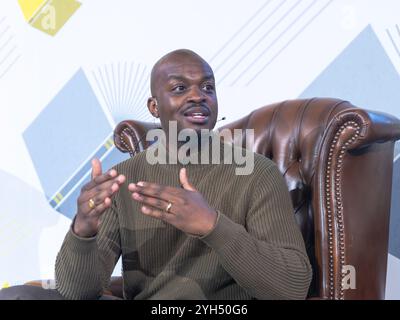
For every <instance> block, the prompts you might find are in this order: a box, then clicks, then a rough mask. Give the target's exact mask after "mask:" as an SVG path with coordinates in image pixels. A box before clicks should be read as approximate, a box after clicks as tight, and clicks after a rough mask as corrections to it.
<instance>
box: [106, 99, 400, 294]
mask: <svg viewBox="0 0 400 320" xmlns="http://www.w3.org/2000/svg"><path fill="white" fill-rule="evenodd" d="M154 127H156V125H155V124H152V123H144V122H139V121H129V120H127V121H123V122H121V123H120V124H118V126H117V127H116V129H115V131H114V141H115V144H116V146H117V148H118V149H119V150H121V151H122V152H129V153H130V155H131V156H133V155H134V154H135V153H137V152H139V151H142V150H144V149H146V148H147V147H148V142H147V141H146V139H145V135H146V132H147V131H148V130H149V129H151V128H154ZM223 128H227V129H230V130H233V129H250V128H251V129H254V130H255V141H254V145H253V146H252V148H253V151H254V152H257V153H260V154H263V155H265V156H266V157H268V158H270V159H272V160H273V161H274V162H275V163H276V164H277V165H278V167H279V169H280V171H281V172H282V175H283V176H284V178H285V179H286V182H287V186H288V189H289V191H290V194H291V198H292V202H293V206H294V209H295V211H294V214H295V216H296V219H297V222H298V224H299V226H300V228H301V231H302V234H303V237H304V240H305V243H306V247H307V252H308V255H309V257H310V260H311V263H312V265H313V271H314V276H313V281H312V284H311V287H310V292H309V297H316V298H321V299H383V298H384V294H385V282H386V263H387V255H388V239H389V214H390V200H391V187H392V169H393V150H394V143H395V141H396V140H398V139H399V138H400V121H399V120H398V119H397V118H395V117H393V116H390V115H387V114H383V113H380V112H374V111H367V110H363V109H360V108H356V107H355V106H353V105H351V104H350V103H349V102H346V101H341V100H337V99H328V98H323V99H309V100H292V101H285V102H281V103H275V104H272V105H268V106H265V107H262V108H260V109H257V110H254V111H253V112H251V113H250V114H249V115H247V116H245V117H244V118H242V119H240V120H237V121H235V122H232V123H230V124H227V125H225V126H224V127H222V128H220V129H223ZM233 142H234V143H235V144H238V145H243V146H244V141H233ZM346 266H353V267H354V270H355V289H352V288H347V286H346V285H345V284H346V282H345V281H343V280H346V276H347V273H346V270H347V269H346ZM116 281H121V279H118V280H116ZM342 282H343V283H342ZM111 290H112V291H113V293H114V294H116V295H121V291H120V286H119V285H118V283H117V282H115V281H112V288H111Z"/></svg>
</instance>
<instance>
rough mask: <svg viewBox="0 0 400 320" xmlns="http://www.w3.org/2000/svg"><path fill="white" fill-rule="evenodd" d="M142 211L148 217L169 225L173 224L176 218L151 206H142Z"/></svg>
mask: <svg viewBox="0 0 400 320" xmlns="http://www.w3.org/2000/svg"><path fill="white" fill-rule="evenodd" d="M140 211H141V212H142V213H143V214H145V215H146V216H150V217H153V218H156V219H159V220H162V221H165V222H168V223H172V221H173V219H174V218H175V215H173V214H170V213H167V212H165V211H162V210H159V209H156V208H152V207H149V206H142V207H141V208H140Z"/></svg>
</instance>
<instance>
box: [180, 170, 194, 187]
mask: <svg viewBox="0 0 400 320" xmlns="http://www.w3.org/2000/svg"><path fill="white" fill-rule="evenodd" d="M179 181H180V182H181V185H182V187H183V189H185V190H190V191H197V190H196V188H195V187H194V186H192V184H191V183H190V182H189V179H188V176H187V172H186V168H182V169H181V170H180V171H179Z"/></svg>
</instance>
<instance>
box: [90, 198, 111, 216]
mask: <svg viewBox="0 0 400 320" xmlns="http://www.w3.org/2000/svg"><path fill="white" fill-rule="evenodd" d="M111 203H112V201H111V199H110V198H108V197H107V198H105V199H104V201H102V202H100V203H98V204H96V205H95V206H94V207H93V208H89V209H90V212H89V213H94V214H102V213H103V212H104V211H105V210H106V209H107V208H109V207H111Z"/></svg>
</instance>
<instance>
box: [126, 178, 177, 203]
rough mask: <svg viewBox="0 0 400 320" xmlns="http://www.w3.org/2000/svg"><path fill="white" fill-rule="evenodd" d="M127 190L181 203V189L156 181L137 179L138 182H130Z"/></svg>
mask: <svg viewBox="0 0 400 320" xmlns="http://www.w3.org/2000/svg"><path fill="white" fill-rule="evenodd" d="M128 190H129V191H131V192H138V193H140V194H142V195H145V196H149V197H153V198H159V199H161V200H165V201H172V202H177V203H181V199H182V197H183V195H182V191H183V190H182V189H178V188H174V187H168V186H162V185H159V184H156V183H150V182H143V181H139V182H138V183H136V184H135V183H130V184H129V185H128Z"/></svg>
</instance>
